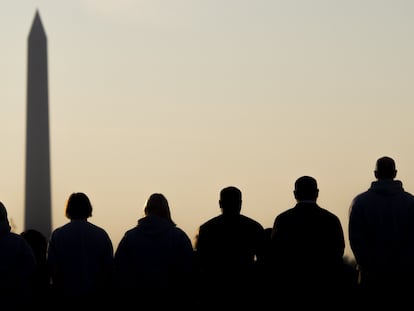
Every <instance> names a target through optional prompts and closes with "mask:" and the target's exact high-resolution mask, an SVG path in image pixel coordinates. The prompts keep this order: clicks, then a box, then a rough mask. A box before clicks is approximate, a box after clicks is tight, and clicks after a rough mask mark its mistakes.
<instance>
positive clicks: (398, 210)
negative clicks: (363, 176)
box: [348, 156, 414, 307]
mask: <svg viewBox="0 0 414 311" xmlns="http://www.w3.org/2000/svg"><path fill="white" fill-rule="evenodd" d="M374 175H375V177H376V179H377V180H376V181H373V182H371V186H370V188H369V189H368V190H367V191H365V192H363V193H360V194H359V195H357V196H356V197H355V198H354V199H353V201H352V203H351V206H350V210H349V223H348V233H349V242H350V246H351V249H352V251H353V253H354V256H355V259H356V262H357V264H358V268H359V273H360V289H361V298H362V299H363V300H362V302H365V303H367V306H370V307H372V306H374V305H377V306H384V304H386V303H388V302H391V303H392V304H393V305H395V304H396V303H401V306H405V302H408V301H410V302H411V296H412V292H413V290H414V284H413V280H414V197H413V195H412V194H411V193H409V192H407V191H405V189H404V188H403V184H402V182H401V181H400V180H397V179H396V175H397V169H396V166H395V161H394V159H392V158H390V157H386V156H384V157H381V158H379V159H378V160H377V161H376V167H375V170H374ZM385 299H387V300H385Z"/></svg>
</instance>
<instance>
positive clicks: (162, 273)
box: [113, 193, 194, 310]
mask: <svg viewBox="0 0 414 311" xmlns="http://www.w3.org/2000/svg"><path fill="white" fill-rule="evenodd" d="M193 265H194V254H193V248H192V243H191V240H190V238H189V237H188V236H187V234H186V233H185V232H184V231H183V230H182V229H181V228H179V227H177V225H176V224H175V223H174V221H173V220H172V217H171V212H170V208H169V204H168V201H167V199H166V197H165V196H164V195H163V194H161V193H153V194H151V195H150V197H149V198H148V200H147V202H146V204H145V207H144V217H143V218H140V219H139V220H138V224H137V225H136V226H135V227H134V228H132V229H129V230H127V231H126V232H125V234H124V236H123V237H122V239H121V241H120V242H119V244H118V247H117V249H116V251H115V255H114V274H113V277H114V279H113V281H114V286H115V291H116V295H117V304H121V305H123V306H125V307H128V306H131V305H139V306H143V307H151V308H152V309H155V310H157V309H161V308H164V307H189V306H191V305H190V304H191V302H192V300H191V297H188V296H189V295H190V289H191V286H192V284H191V283H192V276H193Z"/></svg>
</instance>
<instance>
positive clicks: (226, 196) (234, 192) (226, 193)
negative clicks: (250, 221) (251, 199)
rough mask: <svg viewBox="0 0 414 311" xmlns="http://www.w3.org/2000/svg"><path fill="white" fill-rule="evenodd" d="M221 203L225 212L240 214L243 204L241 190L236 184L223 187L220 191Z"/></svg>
mask: <svg viewBox="0 0 414 311" xmlns="http://www.w3.org/2000/svg"><path fill="white" fill-rule="evenodd" d="M219 205H220V208H221V209H222V212H223V214H239V213H240V211H241V205H242V193H241V190H240V189H239V188H237V187H234V186H229V187H225V188H223V189H222V190H221V191H220V200H219Z"/></svg>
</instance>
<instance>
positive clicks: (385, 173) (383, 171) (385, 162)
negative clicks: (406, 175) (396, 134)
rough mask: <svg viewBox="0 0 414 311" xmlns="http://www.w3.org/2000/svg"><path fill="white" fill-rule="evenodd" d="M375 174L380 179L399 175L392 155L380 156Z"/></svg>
mask: <svg viewBox="0 0 414 311" xmlns="http://www.w3.org/2000/svg"><path fill="white" fill-rule="evenodd" d="M374 174H375V177H376V178H377V179H378V180H385V179H394V178H395V176H397V170H396V168H395V161H394V160H393V159H392V158H390V157H381V158H379V159H378V160H377V163H376V166H375V171H374Z"/></svg>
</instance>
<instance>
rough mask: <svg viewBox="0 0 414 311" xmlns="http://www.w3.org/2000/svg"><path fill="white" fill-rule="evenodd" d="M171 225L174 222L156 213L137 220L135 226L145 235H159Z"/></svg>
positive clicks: (172, 225)
mask: <svg viewBox="0 0 414 311" xmlns="http://www.w3.org/2000/svg"><path fill="white" fill-rule="evenodd" d="M172 227H175V225H174V223H172V222H171V221H169V220H168V219H165V218H163V217H159V216H156V215H148V216H145V217H143V218H141V219H139V220H138V225H137V228H138V229H139V230H140V231H141V232H143V233H144V234H146V235H161V234H163V233H165V232H167V231H168V230H170V229H171V228H172Z"/></svg>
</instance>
